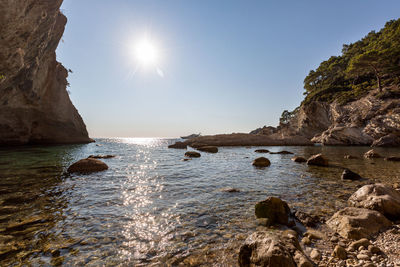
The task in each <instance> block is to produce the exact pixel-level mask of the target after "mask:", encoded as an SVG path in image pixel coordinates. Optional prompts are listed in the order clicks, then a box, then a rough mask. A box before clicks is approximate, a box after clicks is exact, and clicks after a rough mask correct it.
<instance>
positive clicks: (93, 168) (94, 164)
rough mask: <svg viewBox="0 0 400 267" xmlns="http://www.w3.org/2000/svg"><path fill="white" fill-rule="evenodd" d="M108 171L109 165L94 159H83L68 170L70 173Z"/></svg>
mask: <svg viewBox="0 0 400 267" xmlns="http://www.w3.org/2000/svg"><path fill="white" fill-rule="evenodd" d="M107 169H108V166H107V164H105V163H104V162H102V161H100V160H98V159H93V158H87V159H81V160H79V161H77V162H75V163H74V164H72V165H71V166H69V168H68V172H69V173H74V172H78V173H91V172H100V171H105V170H107Z"/></svg>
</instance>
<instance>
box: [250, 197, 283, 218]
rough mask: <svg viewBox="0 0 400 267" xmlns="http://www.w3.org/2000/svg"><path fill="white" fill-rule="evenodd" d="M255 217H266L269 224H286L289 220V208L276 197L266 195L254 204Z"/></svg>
mask: <svg viewBox="0 0 400 267" xmlns="http://www.w3.org/2000/svg"><path fill="white" fill-rule="evenodd" d="M255 214H256V217H257V218H267V219H268V221H269V224H270V225H272V224H283V225H287V224H288V221H289V214H290V208H289V206H288V204H287V203H286V202H285V201H283V200H281V199H280V198H277V197H268V198H267V199H266V200H264V201H260V202H258V203H257V204H256V206H255Z"/></svg>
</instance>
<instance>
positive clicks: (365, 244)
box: [349, 238, 371, 250]
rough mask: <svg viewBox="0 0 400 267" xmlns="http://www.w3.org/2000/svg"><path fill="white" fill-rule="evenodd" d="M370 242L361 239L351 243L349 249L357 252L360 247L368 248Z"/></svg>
mask: <svg viewBox="0 0 400 267" xmlns="http://www.w3.org/2000/svg"><path fill="white" fill-rule="evenodd" d="M370 244H371V243H370V241H369V240H368V239H366V238H361V239H359V240H357V241H354V242H351V243H350V245H349V247H351V248H353V249H355V250H358V249H359V248H361V247H368V246H369V245H370Z"/></svg>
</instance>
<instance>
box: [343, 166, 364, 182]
mask: <svg viewBox="0 0 400 267" xmlns="http://www.w3.org/2000/svg"><path fill="white" fill-rule="evenodd" d="M361 179H362V177H361V176H360V175H358V174H357V173H355V172H352V171H351V170H349V169H344V170H343V173H342V180H351V181H356V180H361Z"/></svg>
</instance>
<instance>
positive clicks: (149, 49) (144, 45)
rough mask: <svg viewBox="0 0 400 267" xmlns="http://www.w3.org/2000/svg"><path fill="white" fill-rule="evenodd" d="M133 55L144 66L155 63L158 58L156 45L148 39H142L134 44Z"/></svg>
mask: <svg viewBox="0 0 400 267" xmlns="http://www.w3.org/2000/svg"><path fill="white" fill-rule="evenodd" d="M134 56H135V58H136V60H137V61H138V63H140V64H141V65H144V66H152V65H155V64H156V63H157V61H158V58H159V54H158V50H157V47H156V46H155V45H154V43H153V42H151V41H150V40H148V39H142V40H140V41H139V42H138V43H137V44H136V45H135V47H134Z"/></svg>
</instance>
